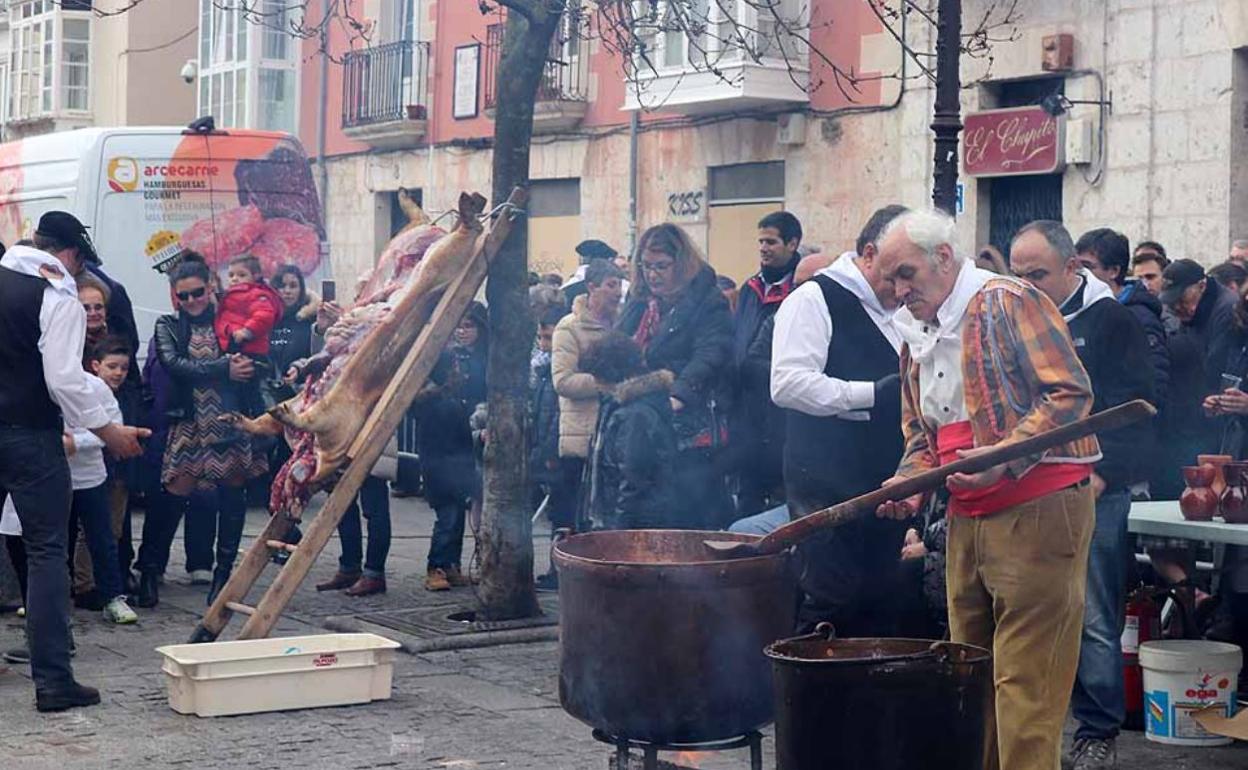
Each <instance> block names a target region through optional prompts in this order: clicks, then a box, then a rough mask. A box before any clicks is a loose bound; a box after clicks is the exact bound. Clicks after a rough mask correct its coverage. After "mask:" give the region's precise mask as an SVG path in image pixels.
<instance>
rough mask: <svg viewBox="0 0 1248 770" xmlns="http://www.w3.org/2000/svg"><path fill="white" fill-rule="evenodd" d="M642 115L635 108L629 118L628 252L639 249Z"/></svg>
mask: <svg viewBox="0 0 1248 770" xmlns="http://www.w3.org/2000/svg"><path fill="white" fill-rule="evenodd" d="M640 126H641V117H640V116H639V115H638V111H637V110H633V112H632V114H631V115H629V118H628V253H629V256H630V258H631V256H632V254H633V252H634V251H636V250H637V131H638V129H639V128H640Z"/></svg>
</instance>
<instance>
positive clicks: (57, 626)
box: [0, 425, 74, 690]
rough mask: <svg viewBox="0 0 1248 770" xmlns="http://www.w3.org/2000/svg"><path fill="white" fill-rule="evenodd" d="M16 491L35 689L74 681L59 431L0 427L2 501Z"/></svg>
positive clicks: (66, 490)
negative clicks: (23, 555)
mask: <svg viewBox="0 0 1248 770" xmlns="http://www.w3.org/2000/svg"><path fill="white" fill-rule="evenodd" d="M8 495H12V497H13V506H14V507H15V508H16V509H17V518H18V520H19V521H20V522H21V524H22V541H23V543H24V544H25V546H26V569H27V575H28V577H27V587H26V602H25V604H26V641H27V643H28V645H29V648H30V673H31V677H32V678H33V679H34V680H35V689H36V690H55V689H59V688H62V687H66V686H68V685H69V684H70V683H72V682H73V681H74V672H73V668H72V667H71V666H70V664H69V570H68V569H67V568H66V541H67V540H68V538H69V508H70V504H71V503H70V498H71V490H70V483H69V463H67V462H66V461H65V447H64V445H63V444H62V443H61V432H60V431H59V430H36V429H32V428H23V427H18V426H16V425H0V500H2V499H3V498H4V497H6V496H8Z"/></svg>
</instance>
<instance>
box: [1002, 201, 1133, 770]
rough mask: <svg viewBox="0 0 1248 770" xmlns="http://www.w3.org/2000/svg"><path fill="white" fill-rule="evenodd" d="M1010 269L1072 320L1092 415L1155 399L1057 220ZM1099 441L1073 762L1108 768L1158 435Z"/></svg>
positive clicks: (1021, 244)
mask: <svg viewBox="0 0 1248 770" xmlns="http://www.w3.org/2000/svg"><path fill="white" fill-rule="evenodd" d="M1124 252H1125V249H1124ZM1010 268H1011V270H1013V272H1014V274H1015V275H1017V276H1018V277H1019V278H1022V279H1023V280H1026V281H1029V282H1030V283H1031V284H1032V285H1034V286H1035V287H1036V288H1037V289H1039V290H1040V291H1042V292H1043V293H1044V294H1046V295H1048V297H1049V299H1051V300H1053V304H1055V305H1057V306H1058V308H1059V310H1060V311H1061V313H1062V316H1063V317H1064V318H1065V319H1066V325H1067V327H1068V328H1069V330H1070V336H1071V339H1072V340H1073V341H1074V344H1075V351H1076V352H1077V353H1078V354H1079V360H1080V361H1081V362H1082V363H1083V366H1084V368H1085V369H1086V370H1087V372H1088V376H1089V377H1090V378H1091V380H1092V392H1093V394H1094V400H1093V405H1092V410H1093V411H1094V412H1099V411H1101V410H1102V409H1107V408H1109V407H1111V406H1117V405H1119V404H1122V403H1126V402H1127V401H1131V400H1134V399H1137V398H1142V399H1147V400H1149V401H1151V400H1152V399H1153V397H1154V396H1153V381H1154V379H1155V377H1154V374H1153V368H1152V366H1150V364H1149V358H1150V349H1149V343H1148V339H1147V337H1146V336H1145V334H1144V328H1143V327H1142V326H1141V325H1140V322H1139V321H1138V320H1136V318H1135V314H1134V313H1133V312H1132V311H1131V310H1130V309H1128V308H1127V307H1126V306H1124V305H1122V304H1121V303H1119V302H1117V301H1116V299H1115V294H1114V290H1113V289H1112V288H1111V287H1110V286H1109V285H1108V284H1106V283H1104V282H1103V281H1101V280H1099V279H1098V278H1097V277H1096V276H1095V275H1092V274H1090V273H1087V272H1085V271H1083V270H1082V269H1081V268H1080V265H1079V261H1078V259H1077V256H1076V247H1075V244H1074V243H1073V242H1072V241H1071V238H1070V233H1068V232H1067V231H1066V228H1065V227H1063V226H1062V225H1061V223H1060V222H1054V221H1049V220H1041V221H1038V222H1032V223H1031V224H1028V225H1025V226H1024V227H1023V228H1022V229H1020V230H1019V231H1018V234H1017V235H1016V236H1015V237H1014V242H1013V244H1012V245H1011V247H1010ZM1097 438H1098V439H1099V441H1100V444H1101V453H1102V457H1101V460H1100V461H1098V462H1097V463H1096V465H1095V470H1094V471H1093V473H1092V491H1093V493H1094V494H1095V495H1096V526H1095V528H1094V529H1093V532H1092V545H1091V550H1090V552H1089V556H1088V582H1087V598H1086V604H1085V611H1084V622H1083V640H1082V644H1081V647H1080V651H1079V668H1078V671H1077V674H1076V678H1075V689H1074V697H1073V699H1072V702H1071V703H1072V709H1073V713H1074V716H1075V719H1076V720H1078V722H1079V727H1078V729H1077V730H1076V731H1075V743H1074V747H1073V749H1072V756H1071V759H1072V761H1073V762H1074V767H1075V768H1076V770H1094V768H1095V769H1098V770H1099V768H1107V767H1111V766H1112V763H1113V757H1114V756H1115V748H1114V743H1115V740H1116V738H1117V736H1118V729H1119V727H1120V726H1121V725H1122V720H1123V718H1124V716H1125V709H1126V705H1125V702H1124V699H1123V683H1122V645H1121V633H1122V632H1121V617H1122V612H1123V607H1124V604H1125V601H1126V597H1125V590H1126V585H1127V572H1126V570H1127V563H1128V562H1127V560H1128V558H1129V557H1130V553H1131V550H1130V543H1129V536H1128V534H1127V514H1128V513H1129V512H1130V510H1131V494H1130V492H1129V491H1128V487H1129V486H1130V485H1131V484H1133V483H1136V482H1138V481H1142V480H1143V479H1144V478H1145V476H1146V471H1147V468H1146V463H1145V458H1146V457H1147V456H1148V454H1149V453H1148V452H1147V451H1146V450H1147V448H1148V447H1149V445H1150V444H1151V443H1152V441H1153V432H1152V428H1151V426H1149V425H1148V424H1146V423H1140V422H1137V423H1134V424H1132V425H1128V426H1127V427H1125V428H1120V429H1118V430H1115V431H1110V432H1108V433H1100V434H1098V435H1097Z"/></svg>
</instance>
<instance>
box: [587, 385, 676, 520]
mask: <svg viewBox="0 0 1248 770" xmlns="http://www.w3.org/2000/svg"><path fill="white" fill-rule="evenodd" d="M673 380H674V378H673V376H672V373H671V372H668V371H658V372H650V373H649V374H644V375H641V376H640V377H634V378H633V379H630V380H625V381H624V382H622V383H620V384H619V385H617V386H615V388H613V389H612V392H611V395H610V396H609V397H606V398H604V399H603V406H602V409H601V411H600V413H599V420H598V425H599V428H598V432H597V435H596V436H595V437H594V445H593V457H592V458H591V466H590V497H589V499H590V513H591V515H592V516H593V517H594V519H595V520H596V521H598V522H600V523H602V524H603V525H605V527H606V528H607V529H663V528H669V527H673V526H676V525H677V520H678V514H679V507H680V504H681V503H680V497H679V493H678V490H677V489H676V484H675V458H676V434H675V431H674V430H673V428H672V407H671V403H670V397H671V387H672V383H673Z"/></svg>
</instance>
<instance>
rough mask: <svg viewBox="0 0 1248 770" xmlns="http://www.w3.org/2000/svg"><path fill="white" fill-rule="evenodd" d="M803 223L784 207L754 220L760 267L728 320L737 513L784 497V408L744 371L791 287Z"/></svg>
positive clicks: (754, 510)
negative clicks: (733, 377)
mask: <svg viewBox="0 0 1248 770" xmlns="http://www.w3.org/2000/svg"><path fill="white" fill-rule="evenodd" d="M801 243H802V224H801V222H799V221H798V219H797V217H795V216H793V215H792V214H790V213H789V212H787V211H775V212H772V213H770V214H768V215H767V216H765V217H763V218H762V220H760V221H759V223H758V261H759V267H760V269H759V271H758V272H757V273H755V274H754V275H753V276H752V277H751V278H750V279H749V280H748V281H746V282H745V285H744V286H742V287H741V292H740V297H739V299H738V300H737V312H736V317H735V318H734V319H733V327H734V328H733V342H732V365H733V369H734V371H735V372H736V380H737V381H736V397H735V400H734V403H733V423H732V426H731V427H732V429H731V430H730V431H729V433H730V435H731V436H732V437H733V442H732V453H733V456H734V458H735V465H736V469H737V478H738V481H739V488H738V490H737V515H738V516H749V515H752V514H755V513H758V512H759V511H762V510H765V509H767V508H770V507H771V506H773V505H775V504H776V503H778V502H780V501H781V500H782V499H783V489H782V488H783V486H784V472H783V468H782V465H783V457H782V454H783V452H784V420H785V417H784V412H783V410H781V409H780V408H779V407H777V406H776V405H775V404H773V403H772V402H771V395H770V393H769V388H768V384H767V381H766V380H765V379H762V380H760V379H759V378H751V377H749V376H748V372H747V371H746V360H747V358H748V356H749V352H750V347H751V346H752V345H753V344H754V342H755V340H757V339H758V335H759V332H760V330H761V329H763V328H764V327H765V326H767V323H766V322H767V319H769V318H771V317H772V316H774V315H775V313H776V309H777V308H779V307H780V303H781V302H783V301H784V298H785V297H787V296H789V292H791V291H793V286H794V279H793V276H794V272H795V271H796V270H797V263H798V262H799V261H801V257H800V256H798V253H797V249H798V247H799V246H800V245H801Z"/></svg>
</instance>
